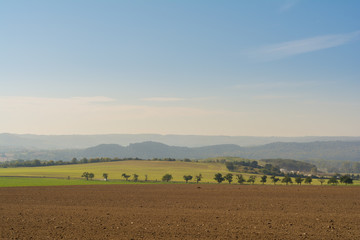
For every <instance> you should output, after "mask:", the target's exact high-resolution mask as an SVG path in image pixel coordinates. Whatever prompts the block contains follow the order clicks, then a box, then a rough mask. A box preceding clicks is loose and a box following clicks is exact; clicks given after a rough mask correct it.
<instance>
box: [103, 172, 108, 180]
mask: <svg viewBox="0 0 360 240" xmlns="http://www.w3.org/2000/svg"><path fill="white" fill-rule="evenodd" d="M103 177H104V179H105V181H107V180H108V177H109V174H107V173H103Z"/></svg>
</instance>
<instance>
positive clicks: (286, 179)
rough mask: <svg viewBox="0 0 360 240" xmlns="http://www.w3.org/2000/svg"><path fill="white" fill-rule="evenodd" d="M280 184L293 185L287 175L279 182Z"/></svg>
mask: <svg viewBox="0 0 360 240" xmlns="http://www.w3.org/2000/svg"><path fill="white" fill-rule="evenodd" d="M281 182H283V183H286V185H288V184H289V183H293V182H292V180H291V177H290V176H289V175H287V174H286V175H285V176H284V178H283V179H282V180H281Z"/></svg>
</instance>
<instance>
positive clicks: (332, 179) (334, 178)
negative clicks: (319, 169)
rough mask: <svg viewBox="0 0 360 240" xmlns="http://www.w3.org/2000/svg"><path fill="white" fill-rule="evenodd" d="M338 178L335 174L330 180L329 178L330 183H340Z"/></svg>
mask: <svg viewBox="0 0 360 240" xmlns="http://www.w3.org/2000/svg"><path fill="white" fill-rule="evenodd" d="M338 183H339V182H338V180H337V178H336V177H335V176H333V177H331V178H330V179H329V180H328V184H332V185H336V184H338Z"/></svg>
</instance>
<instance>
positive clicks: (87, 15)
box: [0, 0, 360, 136]
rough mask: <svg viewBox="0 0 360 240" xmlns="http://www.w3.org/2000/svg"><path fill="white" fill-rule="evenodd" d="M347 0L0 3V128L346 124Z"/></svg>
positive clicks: (353, 41) (354, 72)
mask: <svg viewBox="0 0 360 240" xmlns="http://www.w3.org/2000/svg"><path fill="white" fill-rule="evenodd" d="M359 12H360V2H359V1H355V0H354V1H350V0H349V1H325V0H318V1H313V0H288V1H285V0H278V1H211V0H203V1H201V0H198V1H145V0H144V1H137V0H131V1H130V0H129V1H89V0H86V1H1V2H0V36H1V37H0V92H1V95H0V115H2V117H1V118H0V132H12V133H37V134H100V133H161V134H202V135H247V136H314V135H326V136H334V135H342V136H360V125H359V122H360V111H359V110H360V94H358V92H359V89H360V83H359V82H360V68H359V63H360V56H359V53H360V16H359V14H358V13H359Z"/></svg>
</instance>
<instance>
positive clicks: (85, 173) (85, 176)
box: [81, 172, 89, 181]
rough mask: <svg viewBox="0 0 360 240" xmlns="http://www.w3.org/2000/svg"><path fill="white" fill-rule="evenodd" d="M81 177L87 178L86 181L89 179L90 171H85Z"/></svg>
mask: <svg viewBox="0 0 360 240" xmlns="http://www.w3.org/2000/svg"><path fill="white" fill-rule="evenodd" d="M81 177H84V178H86V181H87V180H89V173H88V172H84V173H83V174H82V175H81Z"/></svg>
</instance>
